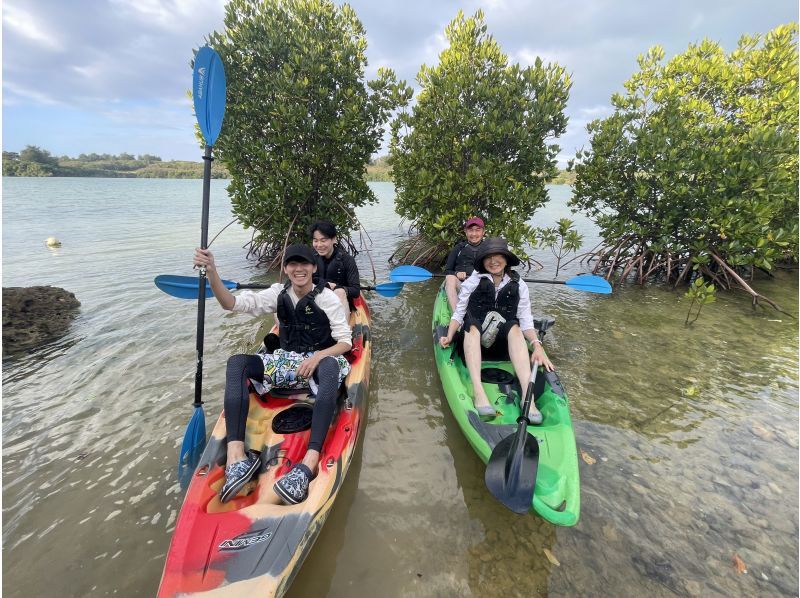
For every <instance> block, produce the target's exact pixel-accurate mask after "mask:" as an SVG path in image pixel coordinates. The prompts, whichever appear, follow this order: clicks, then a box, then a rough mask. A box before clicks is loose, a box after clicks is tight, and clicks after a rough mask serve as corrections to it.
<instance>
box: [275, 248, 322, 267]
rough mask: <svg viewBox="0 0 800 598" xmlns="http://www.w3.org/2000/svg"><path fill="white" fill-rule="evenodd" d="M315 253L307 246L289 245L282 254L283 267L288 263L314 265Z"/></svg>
mask: <svg viewBox="0 0 800 598" xmlns="http://www.w3.org/2000/svg"><path fill="white" fill-rule="evenodd" d="M315 256H316V252H315V251H314V250H313V249H311V247H309V246H308V245H289V247H287V248H286V252H285V253H284V254H283V265H284V266H285V265H286V264H288V263H289V262H308V263H309V264H316V263H317V259H316V257H315Z"/></svg>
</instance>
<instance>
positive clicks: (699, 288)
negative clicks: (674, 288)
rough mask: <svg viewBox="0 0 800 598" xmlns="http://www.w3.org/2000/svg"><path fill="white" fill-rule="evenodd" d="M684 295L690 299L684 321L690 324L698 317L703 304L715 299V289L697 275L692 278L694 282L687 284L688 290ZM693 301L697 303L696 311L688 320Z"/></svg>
mask: <svg viewBox="0 0 800 598" xmlns="http://www.w3.org/2000/svg"><path fill="white" fill-rule="evenodd" d="M684 297H686V298H687V299H691V300H692V302H691V303H690V304H689V311H688V312H687V313H686V321H685V322H684V324H685V325H686V326H690V325H691V324H694V323H695V322H696V321H697V318H699V317H700V310H702V309H703V306H704V305H708V304H709V303H714V301H716V300H717V291H716V288H715V287H714V285H713V284H710V283H706V282H705V281H704V280H703V277H702V276H698V277H697V278H695V279H694V282H693V283H692V284H690V285H689V290H688V291H686V293H685V294H684ZM695 303H696V304H697V312H696V313H695V314H694V318H692V320H691V321H689V318H690V317H691V315H692V308H693V307H694V304H695Z"/></svg>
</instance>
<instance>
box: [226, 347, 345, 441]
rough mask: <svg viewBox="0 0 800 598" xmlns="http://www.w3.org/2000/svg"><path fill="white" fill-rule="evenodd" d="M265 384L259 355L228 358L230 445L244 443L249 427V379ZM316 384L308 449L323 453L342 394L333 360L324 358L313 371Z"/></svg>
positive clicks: (227, 403) (227, 407) (334, 359)
mask: <svg viewBox="0 0 800 598" xmlns="http://www.w3.org/2000/svg"><path fill="white" fill-rule="evenodd" d="M248 378H252V379H253V380H257V381H260V382H263V380H264V362H263V361H262V360H261V357H259V356H258V355H233V356H232V357H230V358H228V370H227V372H226V374H225V427H226V428H227V430H228V442H232V441H240V442H244V433H245V429H246V427H247V411H248V407H249V405H250V397H249V392H248V389H247V379H248ZM314 381H315V382H316V383H317V386H318V388H317V400H316V401H315V402H314V413H313V415H312V417H311V439H310V440H309V441H308V449H309V450H315V451H321V450H322V443H323V442H325V436H326V435H327V434H328V428H330V425H331V421H333V413H334V411H335V410H336V395H337V391H338V390H339V362H338V361H337V360H336V358H334V357H323V358H322V360H321V361H320V362H319V365H318V366H317V369H316V370H315V371H314Z"/></svg>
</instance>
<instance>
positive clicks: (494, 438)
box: [433, 286, 580, 526]
mask: <svg viewBox="0 0 800 598" xmlns="http://www.w3.org/2000/svg"><path fill="white" fill-rule="evenodd" d="M450 316H451V310H450V306H449V304H448V302H447V295H446V293H445V291H444V287H443V286H442V288H441V289H440V290H439V294H438V295H437V297H436V302H435V303H434V308H433V351H434V357H435V360H436V367H437V370H438V373H439V378H440V380H441V382H442V387H443V389H444V393H445V396H446V398H447V403H448V405H449V406H450V410H451V411H452V412H453V416H454V417H455V419H456V422H457V423H458V426H459V428H460V429H461V431H462V433H463V434H464V436H465V437H466V439H467V442H469V444H470V446H472V448H473V450H474V451H475V452H476V453H477V454H478V456H479V457H480V458H481V460H482V461H483V462H484V463H486V462H488V460H489V457H490V456H491V454H492V450H493V449H494V447H495V446H496V445H497V443H498V442H500V441H501V440H502V439H503V438H506V437H507V436H509V435H513V434H514V433H515V432H516V430H517V418H518V417H519V415H520V399H521V398H524V389H521V388H520V386H519V381H518V380H517V379H516V377H515V376H514V368H513V366H512V365H511V362H509V361H484V362H483V363H482V364H481V370H482V379H483V381H482V385H483V388H484V390H485V391H486V394H487V396H488V397H489V400H490V402H492V403H493V404H494V405H495V407H496V408H497V410H498V412H500V413H501V414H502V415H500V416H498V417H495V418H493V419H491V420H489V421H483V420H482V419H481V418H480V417H479V416H478V413H477V411H476V410H475V407H474V406H473V403H472V396H473V389H472V383H471V381H470V377H469V372H468V371H467V367H466V365H465V364H464V361H463V359H462V358H461V357H460V356H459V355H458V353H457V351H456V350H455V349H454V348H453V347H448V348H447V349H442V348H441V346H440V345H439V337H440V336H441V335H443V334H445V333H446V328H447V326H448V324H449V322H450ZM487 380H488V381H487ZM534 397H535V401H536V406H537V408H538V409H539V410H540V411H541V412H542V416H543V421H542V423H541V424H540V425H537V426H534V425H530V426H528V427H527V431H528V432H529V433H530V434H532V435H533V436H534V437H535V438H536V439H537V441H538V443H539V461H538V469H537V475H536V486H535V489H534V494H533V500H532V502H531V510H533V511H534V512H535V513H537V514H539V515H540V516H541V517H543V518H544V519H546V520H547V521H549V522H550V523H553V524H556V525H563V526H571V525H575V524H576V523H577V522H578V518H579V517H580V476H579V473H578V455H577V449H576V445H575V433H574V431H573V428H572V419H571V417H570V413H569V398H568V397H567V394H566V391H565V390H564V388H563V386H562V385H561V382H560V380H559V378H558V375H557V374H556V373H555V372H546V371H543V370H540V373H539V375H537V378H536V382H535V384H534Z"/></svg>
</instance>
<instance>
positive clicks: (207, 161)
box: [194, 145, 214, 407]
mask: <svg viewBox="0 0 800 598" xmlns="http://www.w3.org/2000/svg"><path fill="white" fill-rule="evenodd" d="M213 160H214V158H212V157H211V146H210V145H206V151H205V154H204V155H203V219H202V222H201V224H200V248H201V249H206V248H207V246H208V204H209V197H210V195H211V162H212V161H213ZM205 291H206V269H205V268H200V280H199V281H198V285H197V345H196V349H195V352H196V360H197V363H196V369H195V372H194V406H195V407H199V406H200V405H202V404H203V401H202V396H203V336H204V334H205V321H206V293H205Z"/></svg>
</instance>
